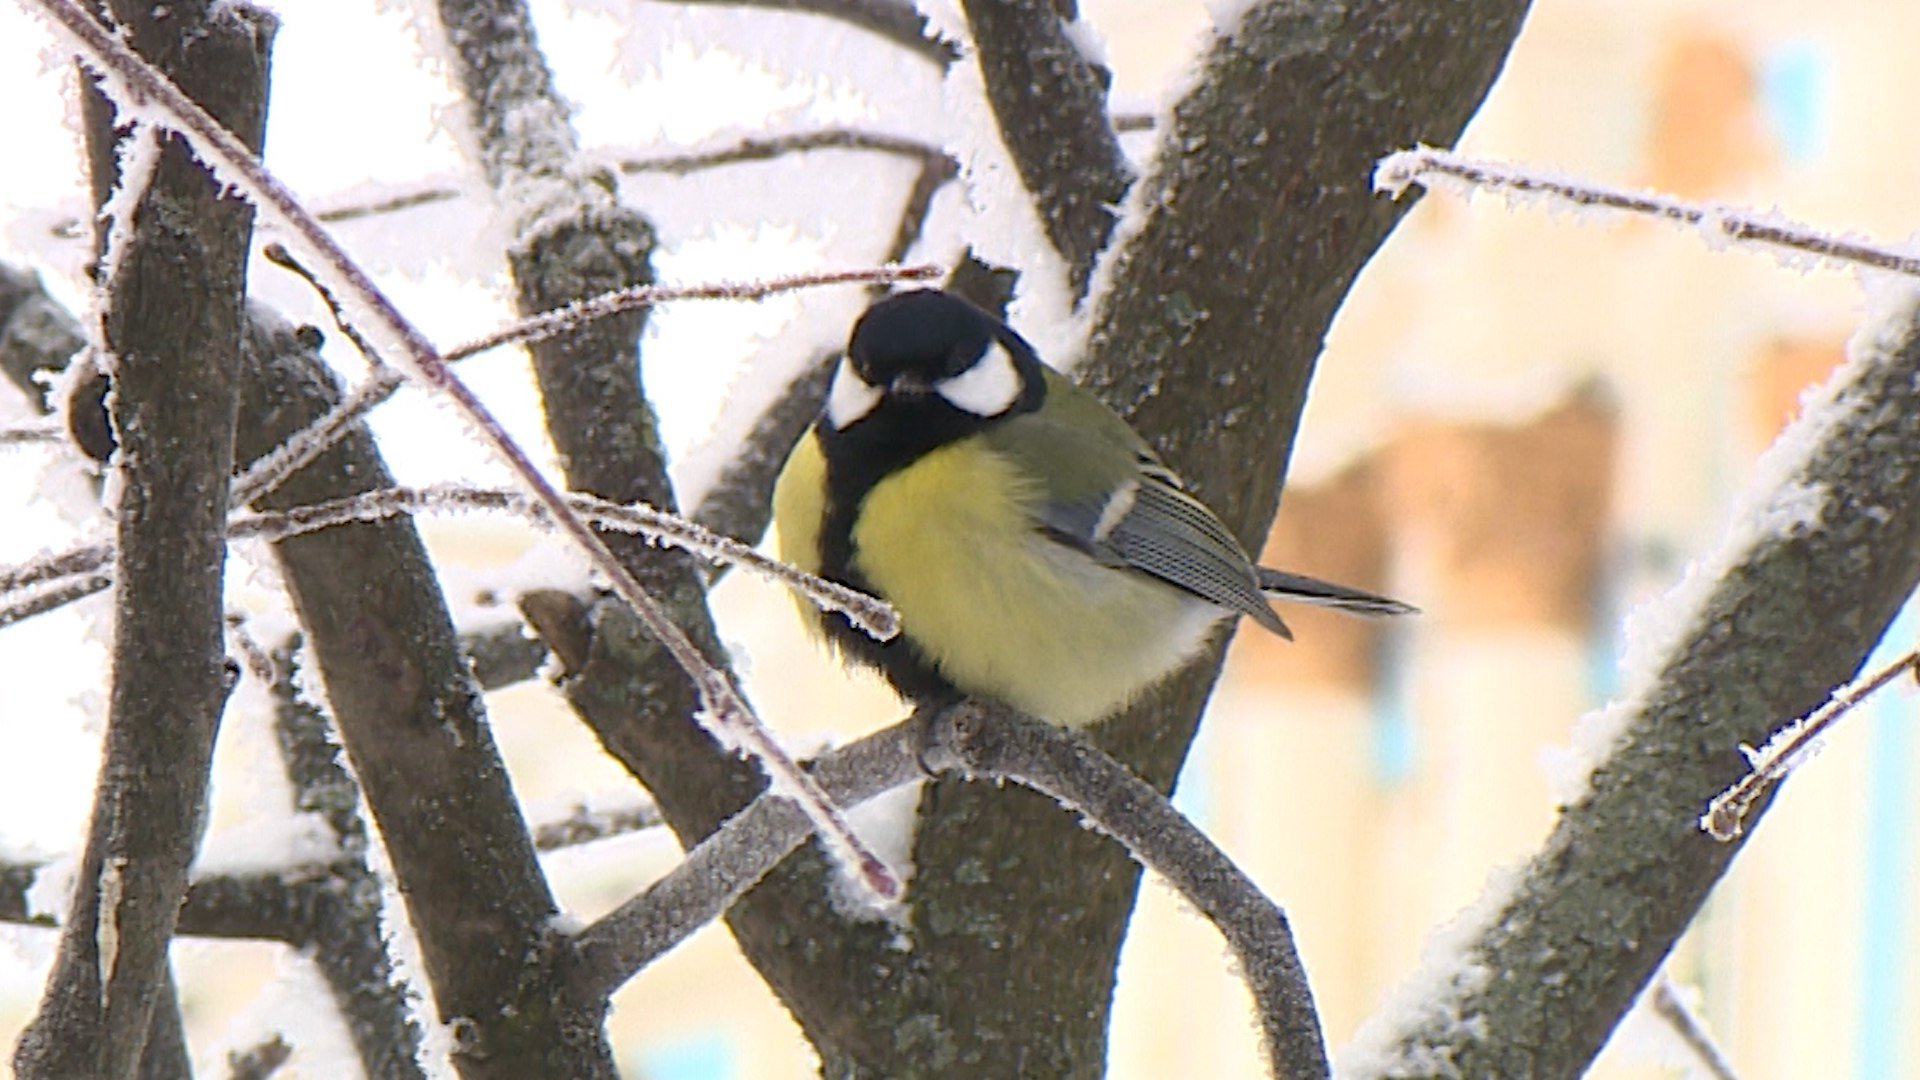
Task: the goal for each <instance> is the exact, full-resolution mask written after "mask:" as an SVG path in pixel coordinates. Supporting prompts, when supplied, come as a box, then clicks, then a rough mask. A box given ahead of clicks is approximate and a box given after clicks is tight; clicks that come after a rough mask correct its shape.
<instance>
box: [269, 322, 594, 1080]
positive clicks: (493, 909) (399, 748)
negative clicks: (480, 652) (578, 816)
mask: <svg viewBox="0 0 1920 1080" xmlns="http://www.w3.org/2000/svg"><path fill="white" fill-rule="evenodd" d="M253 326H254V335H253V336H254V337H255V339H256V341H257V342H258V343H257V344H256V346H255V350H254V351H255V355H256V356H258V357H260V358H261V363H260V364H259V365H258V366H257V367H256V369H255V370H254V372H253V378H252V379H250V381H249V384H248V386H247V396H246V399H245V402H244V408H243V412H242V415H243V417H246V418H248V419H249V425H248V426H246V427H243V428H242V432H241V434H242V438H241V440H240V450H241V451H242V456H243V457H252V456H256V455H258V454H259V453H261V452H263V451H264V450H266V449H267V448H269V447H272V446H275V445H278V444H279V443H280V442H281V441H282V440H284V439H285V438H286V437H287V436H288V435H289V434H291V433H292V432H294V431H297V430H300V429H301V428H302V427H304V426H306V425H307V424H309V423H310V422H311V421H312V420H313V418H314V417H316V416H319V415H321V414H323V413H325V412H326V411H327V410H328V409H329V408H331V407H332V405H333V404H334V402H335V401H336V400H337V399H338V395H339V391H338V390H337V388H335V386H334V385H333V380H332V377H331V375H330V374H329V373H328V372H327V370H326V368H325V367H324V365H322V364H321V362H320V361H319V359H318V358H317V357H314V356H313V355H311V354H310V353H309V352H307V351H306V350H305V347H304V346H303V344H302V340H301V336H300V335H298V334H296V333H295V331H294V330H293V328H292V327H289V326H287V325H285V324H284V323H282V324H280V325H277V326H276V325H271V324H270V323H269V322H268V320H267V319H265V318H263V317H262V316H261V315H259V314H258V313H256V317H255V319H254V323H253ZM391 485H392V480H391V478H390V477H389V476H388V475H387V472H386V468H385V466H384V465H383V463H382V462H381V460H380V457H379V454H378V452H377V451H376V450H375V448H374V446H373V442H372V438H371V436H369V435H368V434H367V433H366V432H365V430H364V429H359V430H356V431H355V432H354V433H353V434H352V435H351V436H350V437H349V438H347V439H345V440H343V441H342V442H341V443H340V444H338V445H337V446H335V447H334V448H333V449H331V450H329V451H328V452H327V453H326V454H323V455H321V456H320V457H319V458H318V459H317V460H315V461H314V462H313V464H311V465H309V466H308V467H307V468H306V469H304V470H302V471H301V472H299V473H296V474H295V475H294V476H292V477H291V478H290V479H288V480H287V482H286V483H285V484H284V485H283V486H281V487H280V488H279V489H278V490H276V491H275V492H273V493H272V494H271V495H269V496H266V497H265V498H264V499H262V500H261V503H260V505H262V506H263V507H266V508H274V509H286V508H289V507H292V506H296V505H300V504H301V503H303V502H323V501H326V500H330V499H336V498H342V497H346V496H350V495H354V494H357V493H359V492H362V491H364V490H367V489H370V488H379V487H389V486H391ZM273 550H274V554H275V557H276V558H277V560H278V561H279V563H280V567H281V571H282V573H283V575H284V576H285V579H286V582H287V585H288V588H289V591H290V592H291V593H292V596H293V600H294V607H295V610H296V612H297V613H298V614H299V616H300V622H301V625H302V626H303V627H304V629H305V632H306V636H307V642H308V648H309V654H310V655H311V656H312V657H313V660H314V662H315V663H316V665H317V667H318V669H319V673H320V676H321V680H322V682H323V683H324V685H325V687H326V696H327V701H328V704H329V705H330V707H331V711H332V715H333V718H334V721H335V723H336V724H337V725H338V730H339V736H340V740H341V743H342V744H343V745H344V746H345V748H346V751H347V755H348V757H349V759H350V760H351V761H352V763H353V767H354V774H355V775H356V776H357V777H358V778H359V780H360V784H361V787H362V790H363V794H364V797H365V799H366V804H367V807H368V809H369V811H370V812H371V814H372V816H373V819H374V822H375V823H376V825H377V826H378V827H379V830H380V835H381V837H382V839H383V841H384V842H385V845H386V849H387V854H388V858H389V861H390V862H391V863H392V865H393V871H394V875H395V877H396V878H397V879H398V882H399V886H400V893H401V895H402V896H403V897H405V898H406V901H407V908H408V915H409V919H410V921H411V923H412V925H413V927H414V929H415V932H416V936H417V937H418V940H419V942H420V951H421V956H422V959H423V961H424V964H425V968H426V973H427V977H428V979H429V980H430V981H431V982H432V984H433V991H434V1001H435V1004H436V1005H437V1006H438V1007H439V1009H440V1015H441V1017H442V1019H443V1020H446V1021H449V1022H450V1021H453V1020H455V1019H456V1018H457V1019H459V1020H460V1021H461V1025H460V1027H461V1031H462V1033H463V1037H462V1040H461V1042H460V1044H459V1045H458V1046H456V1048H455V1052H454V1064H455V1067H456V1068H457V1069H458V1070H459V1071H460V1073H461V1075H462V1076H465V1077H469V1078H494V1077H499V1078H505V1077H525V1076H550V1075H565V1076H577V1077H585V1078H592V1077H607V1078H611V1077H612V1076H613V1067H612V1061H611V1056H610V1051H609V1050H608V1047H607V1044H606V1041H605V1035H604V1032H603V1031H602V1030H601V1026H602V1020H603V1016H602V1010H603V1009H604V1005H605V1003H604V1002H600V1003H594V1002H561V1001H560V1000H559V997H558V994H557V992H556V990H555V987H554V985H553V984H552V982H551V980H552V978H553V975H552V973H551V965H550V964H549V963H548V959H549V957H550V950H551V948H552V946H553V934H552V930H551V920H552V918H553V916H554V914H555V913H556V910H557V908H556V905H555V903H554V900H553V897H552V895H551V894H550V893H549V892H548V890H547V886H546V880H545V878H544V876H543V875H542V874H541V871H540V867H539V862H538V859H537V857H536V854H535V851H534V848H533V842H532V839H531V837H530V836H529V834H528V829H527V824H526V822H525V820H524V819H523V817H522V816H521V811H520V807H519V804H518V803H517V802H516V801H515V799H514V797H513V791H512V789H511V786H510V785H509V782H508V778H507V775H506V770H505V767H504V766H503V765H502V763H501V761H500V758H499V755H498V754H497V753H496V751H495V749H494V745H493V740H492V738H491V736H490V734H489V731H488V727H487V724H486V721H485V716H484V708H483V706H482V703H481V701H480V696H479V693H478V690H477V688H476V687H475V686H474V685H473V683H472V681H471V679H470V677H469V675H468V673H467V670H466V664H465V659H464V657H463V656H462V655H461V654H460V651H459V640H458V638H457V637H456V635H455V633H454V630H453V625H452V621H451V619H450V617H449V615H448V613H447V610H446V606H445V602H444V600H443V599H442V597H441V595H440V592H439V588H438V583H437V581H436V579H435V575H434V573H433V568H432V566H431V564H430V563H429V562H428V560H427V556H426V551H425V549H424V548H423V547H422V546H421V544H420V539H419V536H418V534H417V533H416V532H415V530H414V528H413V525H412V523H411V522H407V521H404V520H396V519H383V520H380V521H371V522H362V523H358V524H353V525H345V526H342V527H340V528H336V529H329V530H326V531H324V532H319V533H312V534H308V535H304V536H295V537H292V538H289V539H287V540H283V541H280V542H278V543H276V544H275V545H274V546H273ZM476 881H479V882H485V883H486V884H485V886H484V887H476V886H475V882H476Z"/></svg>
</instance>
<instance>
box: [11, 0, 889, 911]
mask: <svg viewBox="0 0 1920 1080" xmlns="http://www.w3.org/2000/svg"><path fill="white" fill-rule="evenodd" d="M33 2H34V4H35V6H36V7H38V8H39V9H40V10H41V11H42V12H44V13H46V15H47V16H48V17H49V18H50V20H51V21H52V22H53V23H54V24H55V25H56V26H57V27H58V28H59V30H61V31H62V32H63V33H64V35H65V36H67V37H68V38H69V40H70V42H71V44H72V45H73V47H74V48H75V52H76V55H77V56H79V57H81V58H82V59H83V61H84V62H85V63H87V64H88V66H89V67H92V68H94V69H95V70H97V71H98V72H99V73H100V75H101V86H102V88H103V90H104V91H105V92H106V93H107V94H108V95H109V96H110V97H112V98H113V99H114V100H115V101H116V102H118V103H119V104H120V105H121V106H122V107H123V108H124V109H125V110H126V113H127V116H128V117H129V118H130V119H138V120H142V121H144V122H148V123H152V124H157V125H159V126H161V127H164V128H166V129H168V130H171V131H173V132H175V133H177V134H179V135H180V136H181V137H182V138H184V139H185V140H186V141H187V142H188V144H189V145H190V146H191V147H192V149H193V152H194V154H195V155H196V156H197V157H198V158H199V159H200V160H201V161H202V162H203V163H204V164H205V165H206V166H207V167H208V168H209V169H210V170H211V171H212V172H213V173H214V175H215V176H216V177H218V178H219V179H220V180H221V181H222V182H223V183H225V184H227V185H228V186H229V187H231V188H232V189H234V190H235V191H236V192H237V193H238V194H240V195H241V197H243V198H245V199H246V200H247V201H248V202H250V203H252V204H253V205H254V206H256V207H257V208H259V209H260V211H261V212H262V213H264V214H266V215H267V216H269V217H270V218H272V219H273V220H274V221H275V222H276V223H277V224H279V225H280V226H281V227H283V228H285V229H287V230H288V231H289V233H290V234H291V235H292V237H293V238H294V240H295V243H296V246H298V247H300V248H302V249H304V251H305V252H306V253H307V254H308V255H309V256H310V257H311V258H312V259H313V262H314V264H315V265H316V266H318V267H320V268H321V270H322V274H323V276H324V277H326V278H327V279H329V281H330V284H331V285H332V286H333V287H334V288H335V290H336V291H337V293H338V294H339V296H340V298H341V299H342V301H343V302H344V304H346V305H347V306H348V308H349V313H350V315H351V316H352V320H353V322H354V323H355V324H356V325H357V326H359V328H360V329H361V330H362V332H364V333H366V334H367V336H368V338H370V339H372V340H373V341H374V342H375V344H376V346H378V347H379V348H380V350H381V356H382V358H383V359H387V360H388V361H389V362H392V361H396V360H397V361H398V362H399V364H400V365H401V366H404V367H405V369H406V370H407V372H408V373H409V374H410V375H411V376H412V377H413V378H415V379H418V380H420V381H421V382H423V383H425V384H426V385H428V386H430V387H433V388H434V389H435V390H437V391H439V392H440V393H441V394H443V395H444V396H445V397H446V398H447V399H448V400H449V401H450V402H451V403H452V404H453V405H454V406H455V408H456V409H457V411H458V412H460V413H461V414H462V415H463V416H465V418H466V419H467V421H468V423H469V425H470V427H471V428H472V430H473V431H474V433H475V434H476V435H477V436H479V437H480V439H481V441H482V442H483V443H484V444H486V445H487V447H488V448H489V449H490V450H491V451H492V452H493V453H494V454H495V456H496V457H498V458H499V459H500V460H501V461H502V462H503V463H504V464H506V465H507V466H508V467H509V468H510V469H511V470H512V471H513V472H514V474H515V475H516V476H517V477H518V478H519V479H520V480H521V481H522V483H524V484H525V485H526V487H527V490H528V492H529V493H530V494H531V495H532V496H533V498H534V499H535V500H536V501H538V502H539V503H540V504H541V505H542V506H544V507H545V508H546V510H547V512H548V513H550V514H551V515H552V517H553V520H554V521H555V523H556V524H557V525H558V526H559V528H560V530H561V531H562V532H563V533H565V534H566V535H567V536H568V537H569V538H570V539H571V540H572V541H573V542H574V543H575V544H576V545H578V546H579V548H580V549H581V550H582V551H584V552H585V553H586V554H587V557H588V558H589V560H590V561H591V562H592V563H593V564H594V566H595V568H596V569H597V570H598V571H600V572H601V573H602V574H603V575H605V577H606V578H607V580H608V582H609V583H610V584H611V586H612V589H613V592H614V593H615V594H616V595H617V596H619V597H620V599H621V600H622V602H624V603H625V604H626V605H627V606H628V607H630V608H631V609H632V610H633V612H634V614H635V615H636V616H638V617H639V619H640V621H641V622H642V623H643V624H644V625H645V626H646V628H647V630H648V632H649V633H651V634H652V635H653V637H654V638H655V640H657V641H659V642H660V644H661V647H662V648H663V649H665V650H666V652H667V653H668V655H670V656H671V657H672V658H673V660H674V662H675V663H676V664H677V665H678V666H679V667H680V668H681V669H682V670H683V671H685V672H686V673H687V676H688V677H689V678H690V679H691V680H692V681H693V684H694V686H695V687H696V688H697V689H698V693H699V696H700V701H701V707H700V708H699V709H698V710H696V718H697V719H698V720H699V722H700V723H702V725H703V726H705V727H706V728H707V730H708V731H709V732H710V733H711V734H712V735H713V737H714V738H715V739H717V740H718V741H719V742H720V743H721V744H722V745H723V746H726V747H729V748H731V749H733V750H734V751H736V752H738V753H742V754H745V755H747V756H748V757H749V758H751V759H753V760H754V761H755V762H757V763H758V764H759V765H760V767H761V768H762V769H763V770H764V771H765V772H766V774H767V776H768V779H769V780H770V781H771V782H772V784H773V786H774V787H775V789H777V790H778V791H779V792H780V793H781V794H783V795H785V796H787V797H788V798H791V799H793V800H794V801H795V802H797V803H798V804H799V805H800V806H801V807H802V809H804V810H805V811H806V812H807V815H808V817H809V818H811V819H812V820H813V823H814V826H815V828H817V829H818V830H819V831H820V834H821V836H822V837H823V838H824V839H825V840H826V841H827V842H828V846H829V847H830V848H831V849H833V850H834V851H835V852H836V853H837V854H838V855H839V857H840V859H841V862H842V864H843V865H845V866H846V867H848V868H849V870H850V871H851V872H852V873H853V875H854V876H855V879H856V880H858V881H860V882H862V883H863V885H864V886H865V887H866V888H867V889H868V890H870V891H871V892H872V893H873V894H874V895H875V896H876V897H878V898H880V899H881V900H882V901H883V902H885V901H892V900H895V899H897V898H898V897H899V895H900V892H901V881H900V877H899V875H898V874H897V873H896V872H895V871H894V870H893V869H892V868H891V867H889V866H888V865H887V864H886V862H885V861H884V860H882V859H881V858H880V856H879V855H877V854H875V853H874V851H873V850H872V848H871V847H869V846H868V845H867V844H866V843H865V842H864V841H862V840H861V839H860V838H859V837H858V836H857V835H855V833H854V832H853V829H852V827H851V826H850V825H849V824H848V823H847V820H846V816H845V814H844V813H842V812H841V810H840V809H839V808H838V807H835V806H834V805H832V803H831V802H829V801H828V800H827V799H826V797H825V794H824V792H822V791H821V790H820V786H819V785H818V784H817V783H815V782H814V781H813V779H812V778H811V777H809V776H808V775H807V774H806V773H805V772H803V771H801V770H800V769H799V767H798V766H797V765H795V764H794V762H793V759H792V757H791V756H790V755H789V754H788V753H787V752H786V750H785V749H784V748H782V747H781V746H780V745H779V743H778V742H777V741H776V740H775V739H774V737H773V735H772V733H771V732H770V731H768V730H767V728H766V727H765V725H764V724H762V723H761V722H760V720H759V718H758V717H757V716H756V715H755V714H754V712H753V710H752V708H751V707H750V706H749V705H748V704H747V702H746V700H745V699H744V698H743V697H742V696H741V695H740V693H739V692H738V690H737V689H736V688H735V687H734V684H733V681H732V680H731V679H730V678H729V677H728V676H727V674H726V673H725V672H724V671H722V670H721V669H720V668H718V667H716V666H715V665H714V663H713V662H712V661H711V660H710V659H708V657H707V656H706V655H705V653H703V652H702V651H701V649H700V647H699V646H697V645H695V644H694V642H693V641H692V639H691V638H689V637H688V636H687V634H686V633H685V631H683V630H682V629H681V628H680V627H679V625H678V624H676V623H675V622H674V621H673V620H672V618H671V617H670V616H669V615H668V614H667V612H666V610H665V608H664V607H663V606H662V605H661V603H660V601H659V600H657V599H656V598H655V597H653V596H652V595H650V594H649V593H648V592H647V591H646V589H645V588H644V587H643V586H642V585H641V584H640V581H639V579H638V578H636V577H635V576H634V574H633V572H632V571H631V570H629V569H628V568H627V567H626V566H625V565H623V564H622V563H621V562H620V560H619V559H618V558H617V557H616V556H615V555H614V554H613V552H612V551H611V550H610V549H609V548H608V547H607V546H606V543H605V542H604V541H603V540H602V539H601V538H600V536H599V535H598V534H596V533H595V532H594V531H593V530H592V529H591V528H590V527H589V526H588V525H587V524H586V523H585V522H583V521H581V520H580V518H579V516H578V515H576V514H574V513H573V511H572V509H571V508H570V507H569V506H568V505H567V502H566V500H565V498H564V497H563V496H562V495H561V493H560V491H559V489H558V488H557V487H555V486H554V484H553V483H552V482H551V481H550V480H548V479H547V478H546V477H545V476H544V475H543V474H542V473H541V472H540V470H539V468H538V467H537V466H536V465H534V463H533V460H532V459H531V458H530V457H529V456H528V455H527V453H526V451H525V450H524V449H523V448H521V447H520V446H519V445H518V444H517V443H515V442H514V441H513V440H512V438H511V437H509V436H508V435H507V432H506V429H505V428H504V427H502V426H501V425H500V423H499V421H498V420H497V419H495V418H494V416H493V415H492V412H491V410H489V409H488V408H487V407H486V405H485V404H484V403H482V402H481V401H480V399H479V397H478V396H477V395H475V394H474V393H473V391H472V390H471V389H470V388H469V387H467V385H466V384H465V383H463V382H461V381H460V380H459V378H458V377H457V376H455V375H454V373H453V371H452V369H451V368H450V367H449V366H448V365H447V363H446V361H445V359H444V358H443V357H441V356H440V354H439V352H438V351H437V350H436V349H435V348H434V346H433V344H432V343H431V342H430V341H428V340H427V337H426V335H425V334H424V333H422V332H421V331H420V330H419V328H417V327H416V326H414V325H413V323H412V322H411V321H409V320H408V319H407V318H406V317H405V316H404V315H403V314H402V313H401V312H400V310H399V309H398V308H397V307H396V306H395V305H394V304H393V302H392V300H391V299H389V298H388V297H387V296H386V295H385V294H384V293H382V292H381V291H380V290H379V289H378V287H376V286H375V285H374V283H373V281H372V279H371V277H369V276H368V274H367V273H366V271H365V270H364V269H362V268H361V267H360V266H359V265H358V264H357V263H355V262H354V261H353V260H352V259H351V258H350V257H349V256H348V255H347V253H346V251H345V250H344V249H343V248H341V246H340V245H339V243H338V242H337V241H335V240H334V238H333V236H332V235H331V234H330V233H328V232H327V231H326V229H325V227H324V226H322V225H321V224H320V223H319V222H318V221H316V220H315V219H314V217H313V215H312V214H310V213H308V212H307V210H306V209H305V208H304V207H303V206H301V205H300V203H299V202H298V200H296V199H295V198H294V196H293V194H292V192H290V191H289V190H288V189H287V188H286V187H285V185H283V184H281V183H280V181H279V180H278V179H277V178H276V177H274V176H273V175H272V174H271V173H269V172H268V171H267V169H266V167H265V166H264V165H262V164H261V162H260V160H259V159H258V158H257V157H255V156H254V155H253V154H252V153H251V152H250V151H249V150H248V149H247V147H246V146H245V145H244V144H242V143H241V142H240V140H239V139H238V138H236V137H235V136H234V135H233V133H232V132H230V131H228V130H227V129H226V128H225V127H223V126H221V124H220V123H219V122H218V121H216V120H214V119H213V118H212V117H211V116H209V115H208V114H207V113H206V111H205V110H203V109H202V108H200V106H199V105H197V104H196V103H195V102H194V101H193V100H192V99H191V98H189V97H188V96H187V95H186V94H185V93H183V92H182V91H181V90H180V88H179V87H178V86H176V85H174V84H173V82H172V81H171V80H169V79H168V78H167V77H166V76H165V75H164V74H162V73H161V72H160V71H159V70H158V69H156V68H154V67H153V66H151V65H150V64H148V63H147V62H146V61H145V60H143V59H141V58H140V57H139V56H138V55H137V54H135V53H134V52H133V51H132V50H131V49H130V48H128V47H127V46H126V44H125V43H124V42H122V41H120V40H119V39H118V38H117V37H115V36H114V35H113V33H111V32H110V31H109V30H107V28H106V27H104V26H102V25H101V24H100V23H99V22H98V21H97V20H96V19H94V17H93V16H92V15H91V13H89V12H88V11H87V10H86V9H85V8H84V7H83V6H81V5H80V4H79V3H78V2H77V0H33ZM531 202H532V203H533V204H534V205H540V204H543V203H544V202H545V200H542V199H533V200H531Z"/></svg>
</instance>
